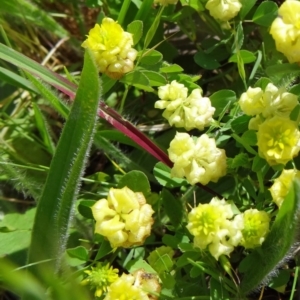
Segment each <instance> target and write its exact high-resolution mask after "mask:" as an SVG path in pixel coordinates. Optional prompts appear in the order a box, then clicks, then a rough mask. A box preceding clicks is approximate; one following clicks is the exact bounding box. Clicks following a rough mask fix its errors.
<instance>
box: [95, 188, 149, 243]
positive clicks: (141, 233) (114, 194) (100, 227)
mask: <svg viewBox="0 0 300 300" xmlns="http://www.w3.org/2000/svg"><path fill="white" fill-rule="evenodd" d="M92 212H93V216H94V218H95V220H96V225H95V232H96V233H99V234H101V235H103V236H105V237H106V238H107V239H108V240H109V242H110V244H111V246H112V248H116V247H124V248H129V247H131V246H135V245H141V244H143V242H144V241H145V239H146V238H147V237H148V236H149V235H150V232H151V226H152V224H153V222H154V221H153V218H152V214H153V213H154V211H153V209H152V207H151V205H149V204H147V203H146V199H145V197H144V195H143V193H140V192H138V193H135V192H133V191H132V190H130V189H129V188H128V187H124V188H122V189H114V188H111V189H110V191H109V193H108V197H107V199H101V200H99V201H97V202H96V203H95V204H94V205H93V207H92Z"/></svg>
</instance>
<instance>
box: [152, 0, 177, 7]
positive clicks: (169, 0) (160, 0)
mask: <svg viewBox="0 0 300 300" xmlns="http://www.w3.org/2000/svg"><path fill="white" fill-rule="evenodd" d="M177 2H178V0H154V3H157V4H160V5H163V6H168V5H169V4H176V3H177Z"/></svg>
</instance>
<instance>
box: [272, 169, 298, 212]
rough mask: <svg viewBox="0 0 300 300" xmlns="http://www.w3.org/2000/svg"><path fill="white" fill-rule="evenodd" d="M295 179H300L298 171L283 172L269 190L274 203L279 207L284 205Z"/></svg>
mask: <svg viewBox="0 0 300 300" xmlns="http://www.w3.org/2000/svg"><path fill="white" fill-rule="evenodd" d="M295 177H298V178H300V172H299V171H297V170H294V169H292V170H283V171H282V172H281V174H280V176H279V177H278V178H276V179H275V180H274V183H273V185H272V186H271V188H270V189H269V190H270V192H271V195H272V198H273V201H274V202H275V203H276V205H277V206H278V207H280V206H281V205H282V203H283V200H284V198H285V197H286V196H287V194H288V192H289V190H290V188H291V185H292V181H293V179H294V178H295Z"/></svg>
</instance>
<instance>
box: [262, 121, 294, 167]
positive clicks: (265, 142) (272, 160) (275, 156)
mask: <svg viewBox="0 0 300 300" xmlns="http://www.w3.org/2000/svg"><path fill="white" fill-rule="evenodd" d="M299 138H300V133H299V130H298V126H297V124H296V122H293V121H291V120H290V119H287V118H282V117H277V116H275V117H273V118H271V119H267V120H266V121H264V122H263V123H262V124H261V125H260V126H259V129H258V132H257V145H258V150H259V155H260V156H261V157H263V158H265V159H266V160H267V162H268V163H269V165H276V164H283V165H285V164H286V163H287V162H288V161H290V160H291V159H293V157H295V156H297V155H298V152H299V150H300V140H299Z"/></svg>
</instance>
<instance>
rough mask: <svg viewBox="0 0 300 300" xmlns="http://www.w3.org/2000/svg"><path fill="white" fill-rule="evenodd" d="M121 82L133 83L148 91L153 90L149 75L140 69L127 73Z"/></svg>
mask: <svg viewBox="0 0 300 300" xmlns="http://www.w3.org/2000/svg"><path fill="white" fill-rule="evenodd" d="M120 82H122V83H125V84H128V85H133V86H135V87H137V88H140V89H143V90H145V91H148V92H151V91H153V89H152V88H151V87H150V82H149V79H148V78H147V76H145V75H144V74H143V73H142V72H140V71H138V70H135V71H132V72H129V73H127V74H125V75H124V76H123V77H122V79H121V80H120Z"/></svg>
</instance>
